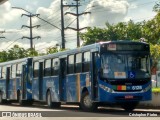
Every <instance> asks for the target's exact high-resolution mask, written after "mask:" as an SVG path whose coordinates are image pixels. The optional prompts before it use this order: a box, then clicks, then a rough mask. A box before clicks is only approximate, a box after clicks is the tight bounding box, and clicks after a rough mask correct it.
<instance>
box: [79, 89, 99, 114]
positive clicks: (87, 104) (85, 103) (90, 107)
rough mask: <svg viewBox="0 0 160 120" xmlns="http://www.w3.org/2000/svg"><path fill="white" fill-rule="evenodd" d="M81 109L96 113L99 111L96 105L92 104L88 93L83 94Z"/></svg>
mask: <svg viewBox="0 0 160 120" xmlns="http://www.w3.org/2000/svg"><path fill="white" fill-rule="evenodd" d="M80 107H81V108H82V109H83V110H84V111H95V110H96V109H97V105H96V103H94V102H92V100H91V98H90V96H89V93H88V92H84V93H83V94H82V97H81V102H80Z"/></svg>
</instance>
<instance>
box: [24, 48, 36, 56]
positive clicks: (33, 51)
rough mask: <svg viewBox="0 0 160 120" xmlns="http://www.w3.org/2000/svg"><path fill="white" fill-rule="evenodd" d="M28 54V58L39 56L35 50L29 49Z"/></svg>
mask: <svg viewBox="0 0 160 120" xmlns="http://www.w3.org/2000/svg"><path fill="white" fill-rule="evenodd" d="M26 52H27V57H34V56H38V52H37V51H36V50H35V48H29V49H27V50H26Z"/></svg>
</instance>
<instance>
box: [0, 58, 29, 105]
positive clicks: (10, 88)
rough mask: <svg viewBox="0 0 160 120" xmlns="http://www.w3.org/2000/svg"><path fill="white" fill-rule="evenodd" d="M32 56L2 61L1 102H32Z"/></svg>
mask: <svg viewBox="0 0 160 120" xmlns="http://www.w3.org/2000/svg"><path fill="white" fill-rule="evenodd" d="M31 81H32V58H24V59H19V60H13V61H8V62H4V63H0V104H2V103H7V102H10V101H18V102H19V103H20V104H21V105H23V104H26V103H28V104H31V103H32V83H31Z"/></svg>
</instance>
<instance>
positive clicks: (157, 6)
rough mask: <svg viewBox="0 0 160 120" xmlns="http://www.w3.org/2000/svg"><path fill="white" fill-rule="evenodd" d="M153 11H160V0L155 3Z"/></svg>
mask: <svg viewBox="0 0 160 120" xmlns="http://www.w3.org/2000/svg"><path fill="white" fill-rule="evenodd" d="M153 11H155V12H160V0H159V1H158V2H156V4H155V5H154V7H153Z"/></svg>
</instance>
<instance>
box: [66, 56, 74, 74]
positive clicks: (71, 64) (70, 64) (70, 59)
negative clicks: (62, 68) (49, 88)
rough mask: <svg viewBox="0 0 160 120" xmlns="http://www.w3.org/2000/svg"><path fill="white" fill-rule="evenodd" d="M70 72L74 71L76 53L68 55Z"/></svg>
mask: <svg viewBox="0 0 160 120" xmlns="http://www.w3.org/2000/svg"><path fill="white" fill-rule="evenodd" d="M67 66H68V72H67V73H68V74H72V73H74V55H70V56H68V64H67Z"/></svg>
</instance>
